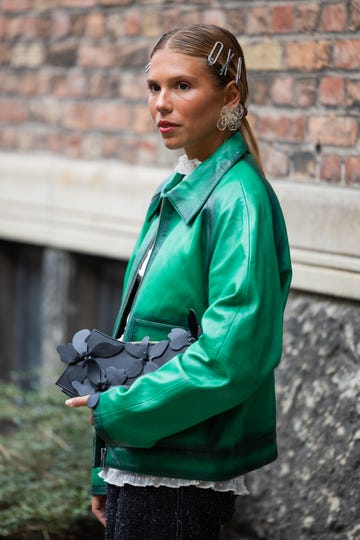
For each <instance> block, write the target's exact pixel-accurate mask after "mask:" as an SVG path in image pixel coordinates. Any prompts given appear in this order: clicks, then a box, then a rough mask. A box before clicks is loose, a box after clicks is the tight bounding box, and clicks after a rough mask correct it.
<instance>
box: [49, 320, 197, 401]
mask: <svg viewBox="0 0 360 540" xmlns="http://www.w3.org/2000/svg"><path fill="white" fill-rule="evenodd" d="M188 326H189V329H188V330H184V329H183V328H173V329H172V330H171V331H170V333H169V334H168V338H169V339H166V340H163V341H150V338H149V336H146V337H144V338H143V340H142V341H140V342H124V341H120V340H118V339H115V338H113V337H111V336H108V335H107V334H104V333H103V332H100V331H99V330H92V331H91V332H90V330H87V329H83V330H79V331H78V332H76V334H74V337H73V339H72V342H71V343H68V344H67V345H58V346H57V348H56V350H57V352H58V353H59V355H60V358H61V360H62V361H63V362H64V363H65V364H66V368H65V371H64V372H63V373H62V375H61V376H60V377H59V378H58V380H57V381H56V383H55V384H56V385H57V386H59V387H60V388H61V390H62V391H63V392H64V393H65V394H67V395H68V396H70V397H75V396H85V395H88V394H91V398H89V400H88V403H87V404H88V406H90V407H94V406H95V405H96V403H97V401H98V397H99V392H103V391H104V390H107V389H108V388H110V387H111V386H118V385H123V386H131V385H132V384H133V382H134V381H136V379H137V378H138V377H141V375H144V374H146V373H151V372H152V371H156V370H157V369H158V368H159V367H161V366H163V365H164V364H165V363H166V362H168V360H170V359H171V358H173V357H174V356H175V355H176V354H178V353H181V352H184V351H185V350H186V349H187V348H188V347H189V346H190V345H191V344H192V343H194V341H196V340H197V339H198V338H199V336H200V334H201V328H200V327H199V325H198V322H197V318H196V315H195V312H194V311H193V310H190V311H189V316H188Z"/></svg>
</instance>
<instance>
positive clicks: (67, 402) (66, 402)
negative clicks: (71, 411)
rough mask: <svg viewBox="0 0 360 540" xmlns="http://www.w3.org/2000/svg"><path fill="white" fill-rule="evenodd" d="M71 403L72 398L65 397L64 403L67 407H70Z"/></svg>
mask: <svg viewBox="0 0 360 540" xmlns="http://www.w3.org/2000/svg"><path fill="white" fill-rule="evenodd" d="M72 404H73V400H72V399H67V400H66V401H65V405H67V406H68V407H72Z"/></svg>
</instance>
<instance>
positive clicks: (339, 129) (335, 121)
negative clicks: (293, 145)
mask: <svg viewBox="0 0 360 540" xmlns="http://www.w3.org/2000/svg"><path fill="white" fill-rule="evenodd" d="M357 137H358V124H357V120H356V119H355V118H349V117H347V118H346V117H345V118H344V117H342V118H341V117H329V116H313V117H311V118H309V139H310V141H311V142H313V143H315V144H317V143H319V144H325V145H330V146H341V147H347V146H353V145H354V144H355V143H356V142H357Z"/></svg>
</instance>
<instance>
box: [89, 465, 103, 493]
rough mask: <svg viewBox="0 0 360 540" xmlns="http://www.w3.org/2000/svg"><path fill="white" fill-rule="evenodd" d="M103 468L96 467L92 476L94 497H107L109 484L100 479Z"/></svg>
mask: <svg viewBox="0 0 360 540" xmlns="http://www.w3.org/2000/svg"><path fill="white" fill-rule="evenodd" d="M100 471H101V467H94V468H93V470H92V474H91V494H92V495H106V493H107V483H106V482H105V480H103V479H102V478H100V476H99V472H100Z"/></svg>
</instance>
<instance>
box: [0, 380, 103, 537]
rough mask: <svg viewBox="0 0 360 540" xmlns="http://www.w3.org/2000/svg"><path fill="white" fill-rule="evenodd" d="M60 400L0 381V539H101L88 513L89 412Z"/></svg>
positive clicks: (48, 393)
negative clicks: (69, 405) (73, 407)
mask: <svg viewBox="0 0 360 540" xmlns="http://www.w3.org/2000/svg"><path fill="white" fill-rule="evenodd" d="M65 399H66V396H65V395H64V394H62V393H61V391H60V390H58V389H56V388H55V387H53V388H49V389H46V390H43V391H41V392H35V391H23V390H20V389H19V387H17V386H15V385H12V384H7V383H0V478H1V482H0V538H9V539H13V540H15V539H16V540H25V539H26V540H37V539H41V540H60V539H61V540H71V539H75V538H76V539H77V540H79V539H80V538H91V539H92V540H97V539H100V538H103V529H102V527H101V526H100V525H98V524H97V522H96V521H95V518H93V517H92V516H91V513H90V469H91V461H92V428H91V426H90V425H89V421H88V418H89V416H90V411H89V409H87V408H81V409H76V410H75V409H68V408H67V407H66V406H65V405H64V401H65Z"/></svg>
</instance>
